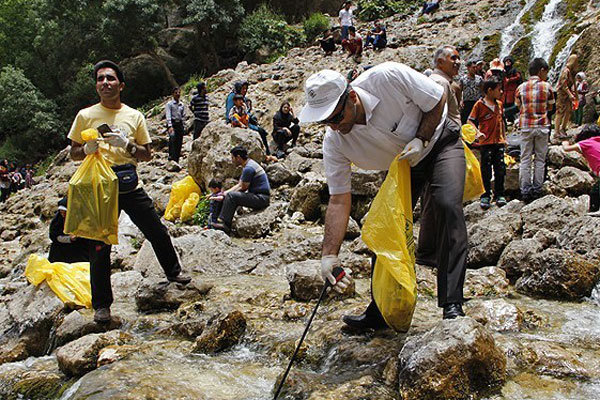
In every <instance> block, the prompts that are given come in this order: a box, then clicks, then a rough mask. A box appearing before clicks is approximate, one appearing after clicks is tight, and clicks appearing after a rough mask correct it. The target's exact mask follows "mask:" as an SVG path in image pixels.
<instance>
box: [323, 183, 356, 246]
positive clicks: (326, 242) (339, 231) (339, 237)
mask: <svg viewBox="0 0 600 400" xmlns="http://www.w3.org/2000/svg"><path fill="white" fill-rule="evenodd" d="M351 206H352V195H351V194H350V193H344V194H335V195H332V196H331V197H330V198H329V205H328V206H327V214H326V215H325V237H324V239H323V253H322V254H323V255H324V256H326V255H337V254H338V253H339V252H340V247H341V245H342V242H343V241H344V236H346V229H347V227H348V219H349V217H350V208H351Z"/></svg>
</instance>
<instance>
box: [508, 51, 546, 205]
mask: <svg viewBox="0 0 600 400" xmlns="http://www.w3.org/2000/svg"><path fill="white" fill-rule="evenodd" d="M548 70H549V67H548V63H547V62H546V61H545V60H544V59H543V58H534V59H533V60H532V61H531V62H530V63H529V79H528V80H527V81H526V82H524V83H522V84H521V85H520V86H519V87H518V88H517V91H516V92H515V103H516V104H517V106H518V107H519V108H520V110H521V115H520V117H519V129H520V131H521V166H520V169H519V186H520V188H521V196H522V199H523V200H524V201H525V202H530V201H533V200H535V199H537V198H539V197H540V195H541V191H542V184H543V183H544V168H545V165H546V154H547V153H548V139H549V138H548V136H549V134H550V118H549V117H548V112H550V111H551V110H552V107H553V106H554V94H553V92H552V86H550V84H549V83H548V82H546V80H547V79H548ZM534 154H535V160H534V161H533V163H532V158H533V155H534ZM532 164H533V170H532Z"/></svg>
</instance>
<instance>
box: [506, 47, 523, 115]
mask: <svg viewBox="0 0 600 400" xmlns="http://www.w3.org/2000/svg"><path fill="white" fill-rule="evenodd" d="M521 83H523V79H522V77H521V73H520V72H519V71H517V70H516V68H515V67H514V61H513V59H512V57H510V56H508V57H505V58H504V79H503V81H502V87H503V90H504V98H503V99H502V103H503V104H504V118H506V121H507V122H510V123H511V124H512V123H514V122H515V117H516V115H517V113H518V112H519V108H518V107H517V106H516V104H515V92H516V91H517V88H518V87H519V85H520V84H521Z"/></svg>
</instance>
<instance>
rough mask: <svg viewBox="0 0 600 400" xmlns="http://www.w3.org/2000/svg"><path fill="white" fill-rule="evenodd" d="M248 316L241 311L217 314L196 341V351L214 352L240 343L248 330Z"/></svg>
mask: <svg viewBox="0 0 600 400" xmlns="http://www.w3.org/2000/svg"><path fill="white" fill-rule="evenodd" d="M246 324H247V323H246V317H245V316H244V314H242V313H241V312H240V311H233V312H231V313H229V314H227V315H225V316H215V317H214V318H213V319H212V320H211V321H209V322H208V326H207V328H206V329H205V330H204V332H202V335H200V336H199V337H198V338H197V339H196V342H195V345H194V349H193V351H194V352H196V353H206V354H214V353H218V352H220V351H224V350H227V349H229V348H230V347H232V346H234V345H236V344H238V343H239V341H240V340H241V339H242V338H243V337H244V333H245V332H246Z"/></svg>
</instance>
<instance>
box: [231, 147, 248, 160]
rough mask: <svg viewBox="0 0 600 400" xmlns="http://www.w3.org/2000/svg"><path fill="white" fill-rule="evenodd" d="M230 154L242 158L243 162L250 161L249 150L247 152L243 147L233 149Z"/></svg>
mask: <svg viewBox="0 0 600 400" xmlns="http://www.w3.org/2000/svg"><path fill="white" fill-rule="evenodd" d="M230 153H231V155H232V156H240V157H242V159H243V160H247V159H248V150H246V148H245V147H243V146H235V147H234V148H233V149H231V151H230Z"/></svg>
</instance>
